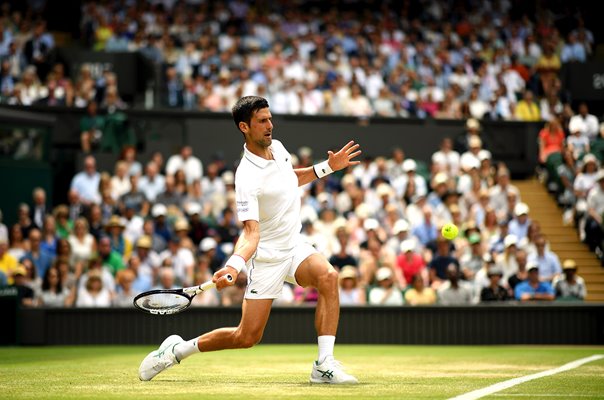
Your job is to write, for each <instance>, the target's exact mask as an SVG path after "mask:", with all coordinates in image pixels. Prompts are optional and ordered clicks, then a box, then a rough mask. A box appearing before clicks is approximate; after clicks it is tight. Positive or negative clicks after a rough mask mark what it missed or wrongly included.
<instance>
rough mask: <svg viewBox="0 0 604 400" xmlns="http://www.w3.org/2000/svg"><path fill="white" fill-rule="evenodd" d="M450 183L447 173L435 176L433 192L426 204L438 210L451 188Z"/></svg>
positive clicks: (439, 173)
mask: <svg viewBox="0 0 604 400" xmlns="http://www.w3.org/2000/svg"><path fill="white" fill-rule="evenodd" d="M448 181H449V176H448V175H447V173H446V172H438V173H437V174H436V175H434V178H433V179H432V191H431V192H430V194H429V195H428V197H427V199H426V202H427V203H428V204H429V205H430V207H432V209H436V208H437V207H438V206H440V205H441V204H443V200H444V198H445V195H446V194H447V192H448V191H449V187H448V185H447V183H448Z"/></svg>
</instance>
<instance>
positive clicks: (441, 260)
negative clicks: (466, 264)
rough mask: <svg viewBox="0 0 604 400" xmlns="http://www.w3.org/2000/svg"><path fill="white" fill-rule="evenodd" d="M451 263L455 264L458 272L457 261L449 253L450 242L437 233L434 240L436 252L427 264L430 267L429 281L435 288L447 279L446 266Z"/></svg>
mask: <svg viewBox="0 0 604 400" xmlns="http://www.w3.org/2000/svg"><path fill="white" fill-rule="evenodd" d="M451 264H452V265H455V267H456V268H457V272H458V273H459V272H460V269H459V261H458V260H457V258H455V257H453V256H452V255H451V242H449V241H448V240H447V239H445V238H444V237H442V236H440V235H439V236H438V239H437V240H436V254H435V255H434V258H433V259H432V261H430V264H429V265H428V266H429V268H430V282H431V284H432V285H433V287H435V288H436V287H438V286H440V284H441V283H443V282H444V281H446V280H447V279H449V277H448V276H447V268H448V267H449V265H451Z"/></svg>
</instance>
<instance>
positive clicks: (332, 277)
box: [294, 253, 358, 384]
mask: <svg viewBox="0 0 604 400" xmlns="http://www.w3.org/2000/svg"><path fill="white" fill-rule="evenodd" d="M294 276H295V278H296V282H297V283H298V284H299V285H301V286H303V287H308V286H311V287H314V288H316V289H317V290H318V291H319V300H318V301H317V309H316V311H315V328H316V330H317V335H318V344H319V356H318V358H317V361H315V362H314V363H313V369H312V372H311V375H310V381H311V382H312V383H335V384H342V383H348V384H352V383H358V381H357V379H356V378H355V377H354V376H352V375H349V374H347V373H346V372H344V370H343V369H342V367H341V365H340V363H339V362H338V361H336V360H335V358H334V357H333V348H334V344H335V340H336V337H335V335H336V332H337V330H338V322H339V319H340V297H339V291H338V273H337V271H336V270H335V269H334V268H333V266H331V264H329V262H328V261H327V259H325V257H324V256H323V255H321V254H319V253H314V254H311V255H309V256H308V257H306V258H305V259H304V261H302V262H301V263H300V264H299V265H298V266H297V268H296V270H295V275H294Z"/></svg>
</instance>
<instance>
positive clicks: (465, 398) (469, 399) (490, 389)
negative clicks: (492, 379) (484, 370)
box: [449, 354, 604, 400]
mask: <svg viewBox="0 0 604 400" xmlns="http://www.w3.org/2000/svg"><path fill="white" fill-rule="evenodd" d="M603 358H604V355H602V354H595V355H593V356H590V357H585V358H581V359H580V360H575V361H572V362H569V363H568V364H564V365H562V366H561V367H558V368H554V369H548V370H547V371H542V372H538V373H536V374H532V375H526V376H521V377H518V378H514V379H509V380H507V381H503V382H499V383H495V384H494V385H491V386H487V387H485V388H482V389H478V390H474V391H472V392H468V393H464V394H460V395H459V396H456V397H452V398H450V399H449V400H476V399H480V398H481V397H484V396H488V395H490V394H493V393H497V392H500V391H502V390H505V389H509V388H511V387H513V386H516V385H520V384H521V383H524V382H528V381H532V380H534V379H539V378H543V377H546V376H551V375H555V374H559V373H560V372H565V371H570V370H571V369H575V368H577V367H580V366H581V365H583V364H587V363H589V362H592V361H596V360H601V359H603Z"/></svg>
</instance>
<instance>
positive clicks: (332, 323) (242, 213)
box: [139, 96, 361, 384]
mask: <svg viewBox="0 0 604 400" xmlns="http://www.w3.org/2000/svg"><path fill="white" fill-rule="evenodd" d="M232 111H233V119H234V120H235V124H236V125H237V128H238V129H239V130H240V131H241V132H242V133H243V136H244V138H245V145H244V146H243V149H244V155H243V157H242V159H241V163H240V164H239V167H238V168H237V172H236V174H235V188H236V189H235V190H236V200H237V215H238V217H239V220H240V221H242V223H243V232H242V234H241V236H240V237H239V240H238V241H237V244H236V246H235V250H234V252H233V255H232V256H231V257H230V258H229V259H228V260H227V262H226V265H225V267H224V268H222V269H220V270H218V271H217V272H216V273H215V274H214V277H213V281H214V282H215V283H216V287H217V288H218V289H219V290H220V289H223V288H224V287H226V286H229V285H232V284H233V283H234V282H235V281H236V280H237V275H238V273H239V272H240V271H241V270H242V269H243V267H244V266H245V267H246V268H247V270H248V284H247V288H246V292H245V299H244V301H243V309H242V317H241V322H240V323H239V326H238V327H236V328H220V329H216V330H214V331H211V332H208V333H205V334H203V335H201V336H199V337H196V338H194V339H191V340H188V341H185V340H183V339H182V338H181V337H180V336H178V335H172V336H169V337H168V338H166V339H165V340H164V342H163V343H162V344H161V345H160V346H159V348H158V349H157V350H154V351H152V352H151V353H149V355H147V357H146V358H145V359H144V360H143V362H142V363H141V365H140V368H139V378H140V379H141V380H143V381H148V380H151V379H153V377H155V376H156V375H157V374H159V373H160V372H162V371H164V370H165V369H167V368H170V367H171V366H173V365H174V364H179V363H180V362H181V361H182V360H184V359H185V358H187V357H189V356H191V355H193V354H196V353H199V352H207V351H215V350H223V349H238V348H249V347H252V346H253V345H255V344H256V343H258V342H260V339H262V335H263V333H264V328H265V326H266V323H267V321H268V317H269V314H270V311H271V305H272V303H273V300H274V299H275V298H278V297H279V296H280V295H281V291H282V290H283V284H284V282H285V281H288V282H291V283H295V284H298V285H300V286H303V287H309V286H310V287H314V288H316V289H317V290H318V292H319V300H318V302H317V308H316V315H315V328H316V330H317V334H318V344H319V355H318V357H317V360H316V361H315V362H314V363H313V366H312V372H311V374H310V381H311V382H312V383H333V384H354V383H357V382H358V381H357V379H356V378H355V377H354V376H352V375H349V374H347V373H346V372H345V371H344V370H343V368H342V366H341V364H340V363H339V362H338V361H337V360H336V359H335V358H334V356H333V349H334V343H335V339H336V338H335V335H336V331H337V328H338V320H339V316H340V304H339V297H338V273H337V271H336V270H335V269H334V268H333V267H332V266H331V265H330V264H329V262H328V261H327V260H326V259H325V257H324V256H322V255H321V254H319V253H318V252H317V251H316V250H315V249H314V248H313V247H312V246H311V245H310V244H307V243H304V242H303V241H302V239H301V235H300V230H301V222H300V192H299V190H298V186H301V185H305V184H307V183H310V182H312V181H314V180H315V179H318V178H319V179H320V178H323V177H324V176H326V175H329V174H330V173H332V172H334V171H338V170H341V169H344V168H347V167H348V166H351V165H357V164H359V161H353V159H354V158H355V157H357V156H358V155H360V154H361V151H360V150H359V145H358V144H355V143H354V141H350V142H349V143H347V144H346V145H345V146H344V147H342V149H340V150H339V151H338V152H336V153H334V152H332V151H329V152H328V159H327V160H326V161H323V162H320V163H318V164H316V165H314V166H312V167H306V168H299V169H294V168H293V167H292V162H291V156H290V153H289V152H288V151H287V150H286V149H285V147H284V146H283V144H281V142H279V141H278V140H273V123H272V116H271V112H270V110H269V105H268V102H267V101H266V99H264V98H262V97H257V96H247V97H242V98H241V99H239V101H238V102H237V104H235V106H234V107H233V110H232ZM226 274H231V275H232V276H233V278H234V279H233V280H232V282H229V281H227V279H226V276H225V275H226Z"/></svg>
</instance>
